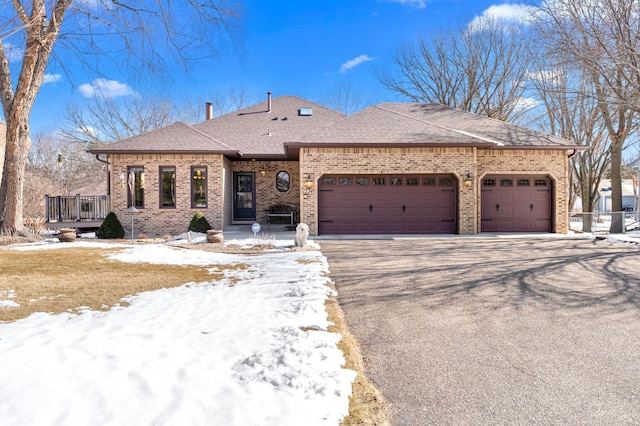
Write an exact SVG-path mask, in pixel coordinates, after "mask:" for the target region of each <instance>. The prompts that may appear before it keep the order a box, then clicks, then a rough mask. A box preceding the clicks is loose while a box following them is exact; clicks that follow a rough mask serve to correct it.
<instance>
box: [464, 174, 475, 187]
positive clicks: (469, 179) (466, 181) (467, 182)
mask: <svg viewBox="0 0 640 426" xmlns="http://www.w3.org/2000/svg"><path fill="white" fill-rule="evenodd" d="M472 183H473V178H472V177H471V175H470V174H469V173H467V177H465V178H464V186H471V184H472Z"/></svg>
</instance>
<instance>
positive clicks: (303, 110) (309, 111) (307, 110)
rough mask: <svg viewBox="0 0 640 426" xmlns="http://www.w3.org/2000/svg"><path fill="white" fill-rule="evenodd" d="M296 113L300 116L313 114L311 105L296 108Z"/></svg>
mask: <svg viewBox="0 0 640 426" xmlns="http://www.w3.org/2000/svg"><path fill="white" fill-rule="evenodd" d="M298 115H299V116H301V117H310V116H312V115H313V110H312V109H311V107H302V108H300V109H299V110H298Z"/></svg>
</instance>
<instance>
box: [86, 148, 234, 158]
mask: <svg viewBox="0 0 640 426" xmlns="http://www.w3.org/2000/svg"><path fill="white" fill-rule="evenodd" d="M87 152H88V153H90V154H96V155H97V154H107V155H114V154H120V155H128V154H133V155H144V154H147V155H149V154H181V155H192V154H196V155H202V154H214V155H236V156H238V157H241V156H242V155H243V154H242V152H240V151H229V150H174V149H163V150H140V149H138V150H114V149H89V150H87Z"/></svg>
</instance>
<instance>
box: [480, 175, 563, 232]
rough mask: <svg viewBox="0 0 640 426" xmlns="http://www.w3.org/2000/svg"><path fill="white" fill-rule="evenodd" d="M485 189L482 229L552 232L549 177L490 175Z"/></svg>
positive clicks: (485, 180)
mask: <svg viewBox="0 0 640 426" xmlns="http://www.w3.org/2000/svg"><path fill="white" fill-rule="evenodd" d="M481 192H482V197H481V203H482V204H481V211H482V214H481V231H482V232H551V229H552V228H551V226H552V223H551V218H552V208H551V205H552V204H551V199H552V197H551V180H550V179H549V177H548V176H544V175H540V176H531V175H523V176H515V175H490V176H486V177H484V178H483V179H482V182H481Z"/></svg>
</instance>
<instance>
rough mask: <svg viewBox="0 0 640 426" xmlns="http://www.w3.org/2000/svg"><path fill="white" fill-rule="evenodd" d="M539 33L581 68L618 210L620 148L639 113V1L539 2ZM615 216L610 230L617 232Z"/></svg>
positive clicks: (618, 225) (618, 221) (619, 226)
mask: <svg viewBox="0 0 640 426" xmlns="http://www.w3.org/2000/svg"><path fill="white" fill-rule="evenodd" d="M538 19H539V24H540V28H539V29H540V33H541V34H542V36H543V37H544V39H545V40H547V44H548V46H549V47H550V48H551V49H552V51H554V52H555V53H556V54H557V56H558V57H562V58H566V59H567V61H570V62H575V63H578V64H580V67H581V68H582V69H583V70H584V72H585V75H587V76H588V78H589V81H590V86H591V87H590V88H589V92H590V93H592V94H593V96H595V99H596V100H597V105H598V108H599V109H600V115H601V117H602V120H603V122H604V124H605V126H606V129H607V134H608V138H609V142H610V145H609V150H610V155H611V187H612V191H611V203H612V209H613V211H622V177H621V167H622V150H623V148H624V146H625V142H626V141H627V138H628V136H629V135H630V133H631V132H632V131H633V130H634V128H635V125H636V123H635V121H636V119H637V117H636V116H637V112H638V111H640V92H639V91H638V87H639V85H640V66H639V64H640V3H639V2H638V1H637V0H553V1H551V0H544V1H543V2H542V4H541V6H540V13H539V14H538ZM623 225H624V224H623V220H622V217H615V218H614V220H613V221H612V224H611V232H622V230H623Z"/></svg>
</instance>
